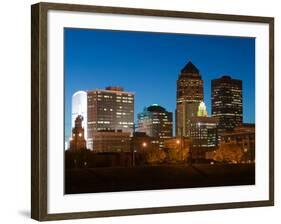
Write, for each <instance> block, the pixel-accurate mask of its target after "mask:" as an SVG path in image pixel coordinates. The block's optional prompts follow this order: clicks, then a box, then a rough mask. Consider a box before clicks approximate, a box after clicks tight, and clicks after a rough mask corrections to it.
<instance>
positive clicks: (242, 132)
mask: <svg viewBox="0 0 281 224" xmlns="http://www.w3.org/2000/svg"><path fill="white" fill-rule="evenodd" d="M220 144H235V145H239V146H240V147H242V149H243V151H244V158H243V161H244V162H255V125H254V124H243V125H241V126H238V127H235V128H234V129H233V130H232V131H228V132H225V133H223V134H222V135H221V141H220Z"/></svg>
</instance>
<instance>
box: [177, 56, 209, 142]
mask: <svg viewBox="0 0 281 224" xmlns="http://www.w3.org/2000/svg"><path fill="white" fill-rule="evenodd" d="M203 98H204V97H203V80H202V79H201V75H200V72H199V70H198V69H197V68H196V67H195V66H194V65H193V64H192V63H191V62H188V64H187V65H186V66H185V67H184V68H183V69H182V70H181V73H180V75H179V78H178V80H177V108H176V136H183V137H189V136H190V119H191V118H192V117H194V116H197V110H198V106H199V104H200V102H201V101H203Z"/></svg>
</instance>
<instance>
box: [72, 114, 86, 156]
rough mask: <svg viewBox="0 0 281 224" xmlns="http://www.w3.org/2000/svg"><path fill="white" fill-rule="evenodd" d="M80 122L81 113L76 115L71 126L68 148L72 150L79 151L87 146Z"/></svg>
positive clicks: (81, 119)
mask: <svg viewBox="0 0 281 224" xmlns="http://www.w3.org/2000/svg"><path fill="white" fill-rule="evenodd" d="M82 122H83V117H82V116H81V115H78V116H77V117H76V119H75V122H74V123H75V124H74V128H72V134H71V140H70V147H69V149H70V150H71V151H74V152H80V151H81V150H85V149H86V148H87V147H86V140H85V136H84V128H83V127H82Z"/></svg>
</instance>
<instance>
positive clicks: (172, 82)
mask: <svg viewBox="0 0 281 224" xmlns="http://www.w3.org/2000/svg"><path fill="white" fill-rule="evenodd" d="M102 37H103V38H102ZM105 37H107V38H105ZM109 37H110V38H114V40H116V43H109V42H108V41H110V40H109ZM104 38H105V40H104ZM143 38H144V39H145V41H143ZM85 39H87V40H85ZM124 39H125V40H127V42H126V44H127V45H126V47H125V50H124V51H125V52H122V53H121V55H122V57H118V54H117V53H118V50H120V45H119V44H120V43H121V42H124ZM95 40H100V41H97V42H95ZM156 40H157V42H156ZM77 41H79V45H77V47H78V46H79V47H78V48H75V46H76V44H77ZM103 41H107V43H108V44H109V45H110V47H108V46H106V45H102V44H100V42H103ZM206 41H207V42H209V44H208V46H206V50H205V51H211V50H212V49H213V51H212V52H213V53H212V54H214V55H217V61H219V62H220V65H217V67H216V66H215V67H212V66H211V65H212V64H211V65H210V62H207V61H205V60H206V57H207V56H208V55H210V52H205V53H204V50H202V48H200V54H199V53H198V52H197V51H196V49H195V48H196V46H194V45H197V48H199V47H202V46H201V45H202V44H205V45H206V44H207V43H206ZM137 42H138V43H141V46H142V47H143V48H138V47H137V46H136V45H137V44H136V43H137ZM179 42H181V43H182V44H179ZM75 43H76V44H75ZM80 43H82V44H80ZM97 43H99V45H100V46H99V47H98V46H97ZM103 43H105V42H103ZM133 43H134V44H133ZM73 44H74V45H73ZM81 45H82V47H81ZM86 45H87V48H85V47H83V46H86ZM138 46H139V45H138ZM151 46H154V48H151ZM188 46H189V47H188ZM218 46H219V47H218ZM123 47H124V46H123ZM102 48H104V50H105V52H102ZM181 48H189V49H190V51H189V52H188V51H187V53H186V54H185V53H184V52H182V49H181ZM245 48H246V49H245ZM138 49H141V50H139V51H141V52H138ZM148 49H151V50H150V52H149V53H150V57H148V58H147V57H146V56H148V55H147V54H146V53H145V50H148ZM214 49H216V52H214ZM226 49H228V50H230V49H232V51H230V52H231V54H230V53H228V55H226V56H225V57H224V60H219V58H220V57H222V56H221V55H219V54H222V53H224V54H226V53H227V50H226ZM109 50H110V51H109ZM132 50H134V51H137V52H136V54H134V55H132V54H131V53H132ZM142 51H143V52H142ZM166 51H167V53H171V55H172V56H173V55H174V54H176V53H177V54H178V55H179V57H178V58H176V59H173V60H171V55H168V56H166V57H163V56H162V55H160V54H161V53H162V54H163V52H166ZM244 51H245V52H244ZM218 52H220V53H218ZM243 52H244V53H243ZM106 53H109V54H108V55H107V56H108V57H107V58H106V57H105V56H106ZM119 53H120V52H119ZM137 53H141V55H139V54H137ZM153 55H155V56H156V55H158V56H162V57H160V58H159V57H158V58H157V57H156V60H154V62H155V63H154V64H151V59H153ZM90 56H92V57H90ZM97 56H100V57H97ZM124 56H125V57H124ZM129 56H130V57H129ZM135 56H136V57H135ZM200 56H202V57H200ZM219 56H220V57H219ZM238 56H239V57H238ZM254 56H255V52H254V39H252V38H237V37H236V38H233V37H215V36H202V35H180V34H159V33H144V32H124V31H122V32H121V31H120V32H119V31H101V30H79V29H69V28H67V29H65V80H66V83H67V84H66V86H65V96H66V98H65V137H66V139H67V137H68V136H69V135H70V129H71V97H72V94H74V93H75V92H76V91H78V90H93V89H104V88H105V87H106V86H109V85H118V86H123V87H124V89H125V91H131V92H135V96H136V100H135V111H134V116H135V119H134V120H135V122H136V116H137V114H138V113H140V112H141V111H142V110H143V108H144V107H148V106H150V105H152V104H154V103H157V104H159V105H161V106H163V107H164V108H166V109H167V111H169V112H173V117H175V108H176V80H177V79H178V75H179V74H180V71H181V69H182V68H183V67H184V66H185V64H186V63H187V62H188V61H189V59H190V60H191V61H192V62H193V63H194V64H195V65H196V66H197V68H198V69H199V70H200V74H201V76H202V79H203V80H204V102H205V103H206V105H207V111H208V113H209V114H211V80H212V79H216V78H219V77H221V76H223V75H225V74H227V75H230V76H231V77H232V78H235V79H241V80H242V81H243V106H244V113H243V121H244V122H246V123H254V122H255V115H254V96H255V91H254V90H255V88H254V81H253V80H254ZM134 57H135V58H134ZM105 58H106V59H107V60H103V59H105ZM120 58H121V61H120ZM139 58H142V61H139V60H137V59H139ZM186 58H189V59H186ZM74 59H75V60H74ZM94 59H97V62H98V64H99V66H97V63H96V61H95V60H94ZM113 59H115V61H114V60H113ZM157 59H158V60H157ZM160 59H161V60H160ZM214 59H215V58H213V57H211V58H210V61H211V62H213V63H214V62H215V61H214ZM238 59H240V62H241V63H242V66H239V63H238V61H239V60H238ZM84 60H85V61H84ZM166 60H170V63H168V62H165V63H164V61H166ZM237 60H238V61H237ZM108 61H109V62H108ZM162 62H163V63H162ZM230 62H233V63H232V65H231V63H230ZM167 63H168V64H167ZM181 63H183V64H181ZM217 63H218V62H217ZM110 64H111V66H110ZM235 64H236V66H235ZM237 64H238V65H237ZM143 65H147V67H145V66H143ZM149 65H151V66H149ZM101 66H102V67H101ZM142 66H143V67H142ZM237 67H242V68H244V69H242V68H237ZM133 68H135V69H133ZM223 70H224V71H225V72H222V71H223ZM239 70H240V72H235V71H239ZM95 73H97V75H96V76H95V75H93V74H95ZM234 73H236V74H234ZM241 73H242V74H241ZM246 73H247V74H246ZM142 74H148V75H142ZM102 75H104V77H102ZM143 76H144V77H143ZM148 78H149V80H148ZM105 80H107V82H106V81H105ZM108 80H110V81H108ZM133 80H134V81H133ZM144 87H146V89H145V90H147V91H146V92H144V91H141V90H143V88H144ZM157 87H159V88H157ZM165 90H166V91H165ZM151 93H153V94H152V95H151Z"/></svg>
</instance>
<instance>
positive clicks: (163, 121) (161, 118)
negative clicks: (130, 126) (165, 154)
mask: <svg viewBox="0 0 281 224" xmlns="http://www.w3.org/2000/svg"><path fill="white" fill-rule="evenodd" d="M137 130H138V131H139V132H145V133H146V134H147V135H148V136H150V137H152V138H154V141H155V143H156V142H157V143H158V144H159V147H160V148H163V147H164V139H167V138H171V137H172V135H173V113H172V112H168V111H166V109H165V108H163V107H161V106H159V105H158V104H153V105H151V106H149V107H147V108H144V110H143V112H141V113H139V114H138V129H137Z"/></svg>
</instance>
